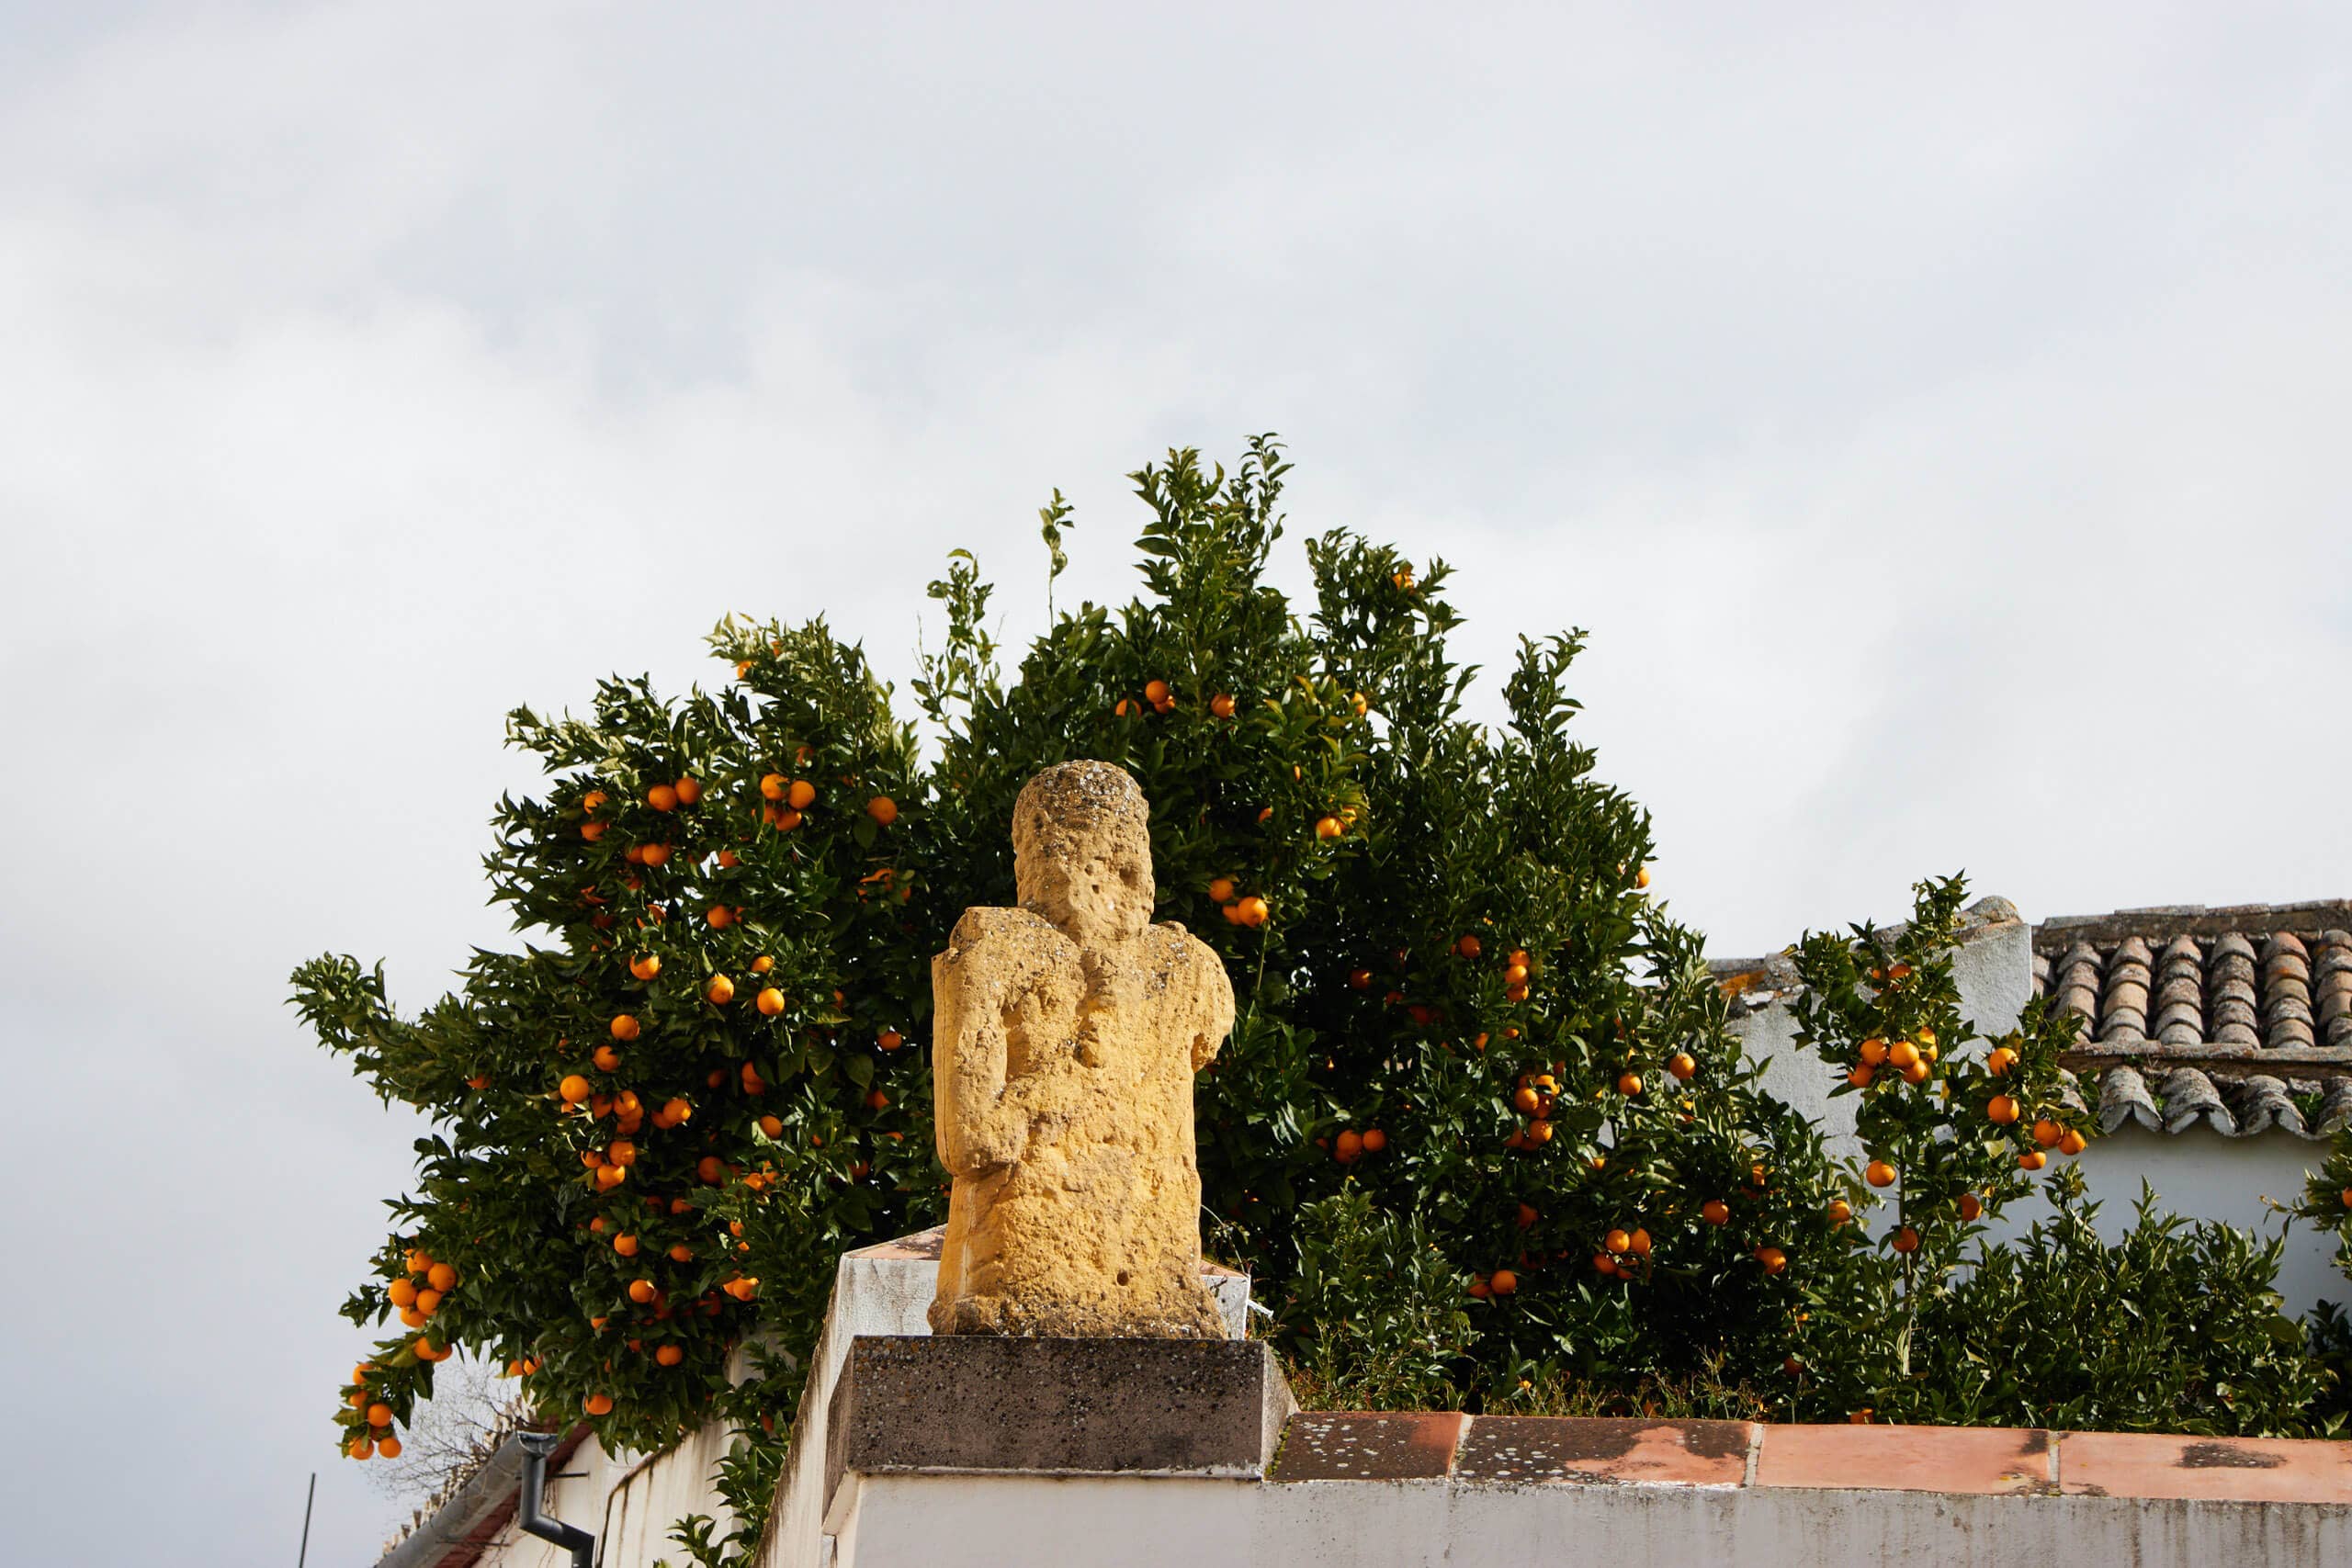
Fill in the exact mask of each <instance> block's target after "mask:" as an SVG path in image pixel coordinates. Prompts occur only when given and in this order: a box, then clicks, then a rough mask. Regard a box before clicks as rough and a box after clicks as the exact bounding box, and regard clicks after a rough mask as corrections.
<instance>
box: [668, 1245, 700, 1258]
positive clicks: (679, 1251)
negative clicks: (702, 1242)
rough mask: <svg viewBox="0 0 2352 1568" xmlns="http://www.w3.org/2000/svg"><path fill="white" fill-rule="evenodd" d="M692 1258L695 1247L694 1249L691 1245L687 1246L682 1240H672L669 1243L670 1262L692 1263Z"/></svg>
mask: <svg viewBox="0 0 2352 1568" xmlns="http://www.w3.org/2000/svg"><path fill="white" fill-rule="evenodd" d="M694 1260H695V1249H694V1248H693V1247H688V1246H687V1245H686V1244H685V1243H684V1242H683V1241H681V1242H673V1243H672V1244H671V1247H670V1261H671V1262H673V1263H692V1262H693V1261H694Z"/></svg>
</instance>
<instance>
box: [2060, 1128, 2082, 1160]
mask: <svg viewBox="0 0 2352 1568" xmlns="http://www.w3.org/2000/svg"><path fill="white" fill-rule="evenodd" d="M2088 1147H2090V1140H2089V1139H2087V1138H2086V1137H2084V1136H2083V1135H2082V1134H2080V1133H2078V1132H2076V1131H2075V1129H2074V1128H2072V1127H2069V1128H2067V1129H2066V1130H2065V1131H2064V1133H2061V1134H2059V1135H2058V1152H2059V1153H2060V1154H2062V1155H2078V1154H2081V1153H2082V1152H2083V1151H2084V1150H2085V1149H2086V1148H2088Z"/></svg>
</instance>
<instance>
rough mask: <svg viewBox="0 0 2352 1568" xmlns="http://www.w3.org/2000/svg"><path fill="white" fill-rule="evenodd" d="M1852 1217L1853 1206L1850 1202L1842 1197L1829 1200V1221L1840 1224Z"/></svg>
mask: <svg viewBox="0 0 2352 1568" xmlns="http://www.w3.org/2000/svg"><path fill="white" fill-rule="evenodd" d="M1853 1217H1854V1206H1853V1205H1852V1204H1851V1203H1849V1202H1847V1201H1846V1200H1844V1199H1843V1198H1832V1199H1831V1200H1830V1201H1829V1223H1830V1224H1833V1225H1842V1224H1845V1223H1846V1222H1847V1221H1849V1220H1850V1219H1852V1218H1853Z"/></svg>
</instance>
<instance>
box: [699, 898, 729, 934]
mask: <svg viewBox="0 0 2352 1568" xmlns="http://www.w3.org/2000/svg"><path fill="white" fill-rule="evenodd" d="M702 918H703V919H704V920H706V921H707V922H708V924H709V926H710V929H711V930H712V931H725V930H726V929H727V928H728V927H729V926H731V925H733V924H734V923H735V911H734V910H732V909H730V908H728V907H727V906H726V905H724V904H713V905H712V906H711V907H710V908H707V909H706V910H704V911H703V917H702Z"/></svg>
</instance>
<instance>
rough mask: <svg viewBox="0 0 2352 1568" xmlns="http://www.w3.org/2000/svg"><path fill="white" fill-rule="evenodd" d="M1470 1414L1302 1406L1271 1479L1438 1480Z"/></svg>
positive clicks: (1448, 1468) (1447, 1467)
mask: <svg viewBox="0 0 2352 1568" xmlns="http://www.w3.org/2000/svg"><path fill="white" fill-rule="evenodd" d="M1468 1420H1469V1417H1468V1416H1463V1415H1461V1414H1459V1413H1458V1412H1455V1411H1451V1410H1432V1411H1385V1412H1379V1413H1369V1412H1361V1411H1345V1410H1312V1411H1302V1412H1301V1413H1300V1414H1298V1415H1296V1416H1292V1417H1291V1418H1290V1424H1289V1425H1288V1426H1287V1427H1284V1428H1283V1447H1282V1453H1281V1455H1280V1457H1278V1458H1277V1459H1276V1460H1275V1461H1274V1468H1273V1470H1272V1472H1270V1473H1269V1474H1268V1475H1267V1477H1266V1479H1267V1480H1269V1481H1432V1480H1443V1479H1444V1478H1445V1477H1446V1476H1447V1475H1448V1474H1449V1473H1451V1472H1452V1471H1453V1450H1454V1446H1455V1445H1456V1444H1457V1443H1459V1442H1460V1441H1461V1440H1462V1428H1463V1427H1464V1424H1465V1423H1466V1422H1467V1421H1468Z"/></svg>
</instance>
